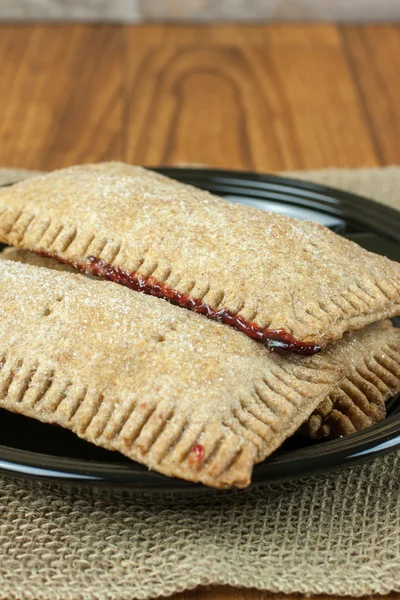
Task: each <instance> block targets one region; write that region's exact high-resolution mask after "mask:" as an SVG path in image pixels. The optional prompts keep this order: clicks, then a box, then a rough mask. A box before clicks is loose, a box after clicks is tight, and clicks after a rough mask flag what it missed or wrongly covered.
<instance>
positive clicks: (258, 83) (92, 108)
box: [0, 25, 400, 600]
mask: <svg viewBox="0 0 400 600" xmlns="http://www.w3.org/2000/svg"><path fill="white" fill-rule="evenodd" d="M0 73H1V79H0V114H1V115H2V118H1V119H0V140H1V144H0V165H4V166H10V167H28V168H33V169H54V168H57V167H61V166H65V165H69V164H74V163H78V162H87V161H98V160H110V159H121V160H126V161H128V162H134V163H139V164H145V165H158V164H164V165H176V164H187V163H190V164H202V165H209V166H213V167H221V168H231V169H249V170H255V171H263V172H268V171H280V170H284V169H313V168H315V169H318V168H321V167H329V166H339V167H360V166H374V165H383V164H390V163H400V102H399V97H400V77H399V73H400V26H395V25H392V26H390V25H387V26H386V25H385V26H365V27H355V26H351V27H344V26H340V27H339V26H335V25H318V26H295V25H293V26H286V25H285V26H233V25H224V26H216V25H209V26H208V25H207V26H199V27H195V26H172V25H171V26H162V25H148V26H140V27H124V26H82V25H80V26H78V25H75V26H43V25H37V26H2V27H0ZM228 598H229V599H232V600H261V599H264V600H278V598H279V599H282V598H284V597H283V596H278V595H276V596H270V595H268V594H266V593H263V592H257V591H253V590H248V591H245V590H234V589H232V588H227V587H213V588H199V589H198V590H196V591H193V592H186V593H183V594H178V595H176V596H174V597H173V600H200V599H204V600H227V599H228ZM296 598H298V597H297V596H296ZM325 598H327V597H325ZM390 598H391V599H392V600H394V599H396V600H400V596H399V595H392V596H390Z"/></svg>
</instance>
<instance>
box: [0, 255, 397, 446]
mask: <svg viewBox="0 0 400 600" xmlns="http://www.w3.org/2000/svg"><path fill="white" fill-rule="evenodd" d="M0 258H3V259H8V260H14V261H18V262H22V263H27V264H32V265H36V266H39V267H47V268H49V269H55V270H57V271H69V272H75V269H74V268H73V267H70V266H68V265H65V264H63V263H59V262H58V261H57V260H55V259H51V258H45V257H42V256H38V255H37V254H34V253H33V252H30V251H29V250H20V249H18V248H12V247H10V248H6V249H5V250H3V251H2V252H1V253H0ZM396 335H397V334H396ZM388 337H389V338H391V332H390V329H389V331H388ZM379 343H380V342H379V340H378V346H377V349H376V355H377V361H378V362H379V361H380V363H381V366H380V367H379V366H378V365H377V364H376V360H375V359H374V364H373V365H371V364H367V363H366V362H365V357H364V356H363V355H359V356H358V357H357V358H358V360H357V361H356V362H353V363H352V364H351V372H350V374H349V375H348V376H347V377H346V379H345V380H344V381H343V383H342V384H341V385H340V386H339V387H338V388H336V389H335V390H333V391H332V392H331V394H329V396H328V397H327V398H325V399H324V400H323V401H322V402H321V404H320V405H319V406H318V407H317V408H316V409H315V410H314V412H313V414H312V415H311V416H310V417H309V419H308V420H307V421H306V422H305V423H304V424H303V425H302V427H301V428H300V431H301V433H302V434H303V435H306V436H308V437H310V438H311V439H313V440H324V439H332V438H337V437H341V436H343V435H349V434H351V433H355V432H356V431H361V430H362V429H367V428H368V427H371V425H374V424H375V423H378V422H379V421H382V420H383V419H384V418H385V416H386V407H385V402H386V400H388V399H389V398H391V397H392V396H394V395H395V394H397V393H398V392H399V391H400V368H399V367H398V363H397V360H398V357H397V350H394V349H393V348H392V349H391V348H389V347H388V348H387V354H386V356H383V357H382V356H380V354H379V351H380V348H381V347H380V345H379ZM390 355H392V357H391V356H390ZM393 361H394V362H393ZM371 366H372V367H373V368H371Z"/></svg>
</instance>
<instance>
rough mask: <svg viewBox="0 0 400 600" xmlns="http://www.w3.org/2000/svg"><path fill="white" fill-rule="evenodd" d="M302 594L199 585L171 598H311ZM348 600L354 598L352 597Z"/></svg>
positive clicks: (377, 599)
mask: <svg viewBox="0 0 400 600" xmlns="http://www.w3.org/2000/svg"><path fill="white" fill-rule="evenodd" d="M309 598H310V597H309V596H304V595H302V594H293V595H285V594H269V593H267V592H261V591H258V590H253V589H251V590H245V589H239V588H232V587H230V586H211V587H199V588H197V589H196V590H192V591H188V592H183V593H181V594H174V595H173V596H171V600H309ZM312 600H344V599H343V597H339V596H320V595H317V596H312ZM348 600H352V599H351V597H349V598H348ZM358 600H400V594H388V595H387V596H368V597H364V598H359V599H358Z"/></svg>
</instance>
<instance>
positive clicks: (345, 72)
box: [124, 25, 379, 171]
mask: <svg viewBox="0 0 400 600" xmlns="http://www.w3.org/2000/svg"><path fill="white" fill-rule="evenodd" d="M239 31H240V34H239V33H238V32H239ZM253 32H254V36H253ZM308 33H310V35H308ZM124 34H125V38H126V42H125V43H126V47H127V52H128V56H127V87H128V94H129V107H128V111H127V124H126V135H127V137H126V145H125V147H126V159H127V160H128V161H130V162H136V163H142V164H147V165H149V164H150V165H151V164H181V163H195V164H198V163H200V164H205V165H210V166H214V167H228V168H239V169H249V170H260V171H276V170H280V169H301V168H320V167H327V166H347V167H356V166H371V165H376V164H378V162H379V158H378V156H377V153H376V151H375V148H374V141H373V139H372V137H371V134H370V130H369V128H368V127H367V125H366V123H365V122H364V114H363V110H362V107H361V106H360V103H359V96H358V91H357V88H356V86H355V84H354V82H353V75H352V72H351V70H350V68H349V65H348V63H347V61H346V57H345V55H344V51H343V47H342V44H341V39H340V36H339V35H338V30H337V29H336V27H335V26H327V25H324V26H321V28H319V27H305V28H302V29H301V28H299V27H297V26H292V27H288V26H285V27H271V26H258V27H256V28H251V27H246V28H241V29H240V30H239V28H237V27H235V26H230V27H229V26H228V27H221V28H217V27H216V26H213V27H212V26H210V27H201V28H193V27H192V28H190V29H189V30H188V29H186V28H183V27H180V28H179V27H176V26H175V27H172V28H168V27H165V26H161V28H157V27H156V26H152V27H151V26H148V27H145V28H126V29H125V30H124ZM200 34H201V35H200ZM147 35H148V37H147V38H146V36H147ZM199 36H200V37H199ZM146 39H147V41H146Z"/></svg>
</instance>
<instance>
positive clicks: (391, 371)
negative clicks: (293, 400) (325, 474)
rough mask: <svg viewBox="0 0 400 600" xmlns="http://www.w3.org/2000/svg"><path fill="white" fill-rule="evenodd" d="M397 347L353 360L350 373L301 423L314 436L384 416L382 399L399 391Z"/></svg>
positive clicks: (352, 429)
mask: <svg viewBox="0 0 400 600" xmlns="http://www.w3.org/2000/svg"><path fill="white" fill-rule="evenodd" d="M398 359H399V356H398V347H397V344H395V346H394V347H390V346H387V347H386V349H385V352H384V353H383V354H380V353H379V352H377V353H376V354H375V356H374V358H373V359H372V362H371V360H364V359H363V360H361V361H360V362H357V363H355V364H353V366H352V372H351V374H350V375H349V376H348V377H346V379H345V380H344V381H343V383H342V384H341V385H340V386H339V388H337V389H336V390H334V391H333V392H332V393H331V394H329V396H328V397H327V398H325V400H323V402H321V404H320V405H319V406H318V407H317V408H316V409H315V411H314V412H313V414H312V415H311V416H310V418H309V419H308V420H307V421H306V422H305V423H304V425H303V426H302V427H301V432H302V433H303V434H304V435H307V436H308V437H310V438H311V439H313V440H325V439H332V438H337V437H342V436H344V435H350V434H351V433H355V432H356V431H362V430H363V429H368V427H371V426H372V425H374V424H375V423H379V421H383V419H384V418H385V417H386V405H385V402H386V401H387V400H389V398H392V397H393V396H394V395H395V394H398V393H399V392H400V368H399V364H398Z"/></svg>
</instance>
